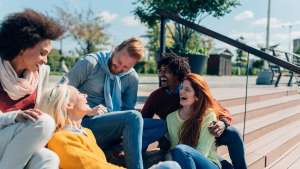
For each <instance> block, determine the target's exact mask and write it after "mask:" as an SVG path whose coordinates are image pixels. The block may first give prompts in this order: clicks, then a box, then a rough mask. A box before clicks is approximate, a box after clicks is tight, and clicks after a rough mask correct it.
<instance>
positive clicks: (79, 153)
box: [48, 128, 123, 169]
mask: <svg viewBox="0 0 300 169" xmlns="http://www.w3.org/2000/svg"><path fill="white" fill-rule="evenodd" d="M84 131H85V132H86V134H87V135H83V134H77V133H74V132H72V131H68V130H61V131H58V132H56V133H55V134H54V136H53V137H52V138H51V140H50V141H49V143H48V148H49V149H51V150H53V151H54V152H56V153H57V155H58V156H59V158H60V166H59V168H60V169H123V168H122V167H119V166H116V165H114V164H111V163H108V162H107V161H106V158H105V154H104V153H103V151H102V150H101V149H100V147H98V145H97V143H96V139H95V137H94V135H93V133H92V131H90V130H89V129H86V128H85V129H84Z"/></svg>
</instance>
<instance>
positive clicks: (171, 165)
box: [149, 161, 181, 169]
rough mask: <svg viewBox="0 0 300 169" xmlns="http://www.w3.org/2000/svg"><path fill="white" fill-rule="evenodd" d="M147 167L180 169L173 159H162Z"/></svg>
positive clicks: (153, 168) (152, 168) (151, 168)
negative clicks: (162, 160)
mask: <svg viewBox="0 0 300 169" xmlns="http://www.w3.org/2000/svg"><path fill="white" fill-rule="evenodd" d="M149 169H181V167H180V166H179V164H178V163H177V162H175V161H164V162H159V163H158V164H155V165H153V166H151V167H150V168H149Z"/></svg>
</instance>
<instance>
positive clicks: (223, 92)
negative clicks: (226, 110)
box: [136, 88, 298, 108]
mask: <svg viewBox="0 0 300 169" xmlns="http://www.w3.org/2000/svg"><path fill="white" fill-rule="evenodd" d="M274 89H275V88H256V89H249V91H248V99H247V103H248V104H250V103H254V102H260V101H266V100H269V99H275V98H280V97H284V96H291V95H296V94H298V90H297V89H295V88H276V90H274ZM153 90H155V89H153ZM153 90H151V91H148V90H145V89H144V90H141V91H139V93H138V101H137V105H136V107H137V108H142V107H143V104H144V102H145V101H146V100H147V98H148V96H149V95H150V93H151V92H152V91H153ZM212 93H213V96H214V97H215V98H216V99H217V100H218V101H219V102H220V103H221V104H222V105H223V106H224V107H232V106H239V105H244V104H245V88H238V89H235V88H213V89H212Z"/></svg>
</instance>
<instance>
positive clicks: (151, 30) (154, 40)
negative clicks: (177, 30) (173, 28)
mask: <svg viewBox="0 0 300 169" xmlns="http://www.w3.org/2000/svg"><path fill="white" fill-rule="evenodd" d="M159 31H160V26H159V24H155V25H153V26H152V27H148V30H147V34H146V36H145V37H147V38H148V39H149V41H148V43H147V45H146V48H147V49H148V50H149V56H152V57H155V56H156V55H157V52H158V50H159V36H160V33H159ZM173 44H174V41H173V39H172V36H171V35H170V33H169V32H167V33H166V47H168V48H170V47H172V46H173Z"/></svg>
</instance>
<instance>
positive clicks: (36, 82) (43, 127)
mask: <svg viewBox="0 0 300 169" xmlns="http://www.w3.org/2000/svg"><path fill="white" fill-rule="evenodd" d="M63 32H64V30H63V28H62V27H61V26H60V25H59V24H57V23H56V22H55V21H53V20H52V19H51V18H49V17H47V16H44V15H43V14H40V13H38V12H35V11H34V10H30V9H26V10H24V11H23V12H18V13H14V14H11V15H9V16H7V17H6V18H5V19H4V20H3V22H2V23H1V26H0V135H1V137H0V168H5V169H23V168H30V169H57V168H58V165H59V164H58V163H59V160H58V157H57V156H56V155H55V154H54V153H53V152H51V151H50V150H48V149H46V148H44V146H45V145H46V143H47V142H48V140H49V139H50V137H51V135H52V133H53V131H54V129H55V124H54V121H53V119H52V118H51V117H50V116H48V115H46V114H45V113H43V112H41V111H39V110H37V109H35V104H37V103H38V102H39V101H40V100H41V93H42V92H43V90H44V89H45V87H46V85H47V81H48V76H49V67H48V66H45V65H44V64H45V63H47V57H48V54H49V53H50V51H51V49H52V46H51V40H56V39H57V38H59V37H60V36H61V35H62V34H63Z"/></svg>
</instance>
